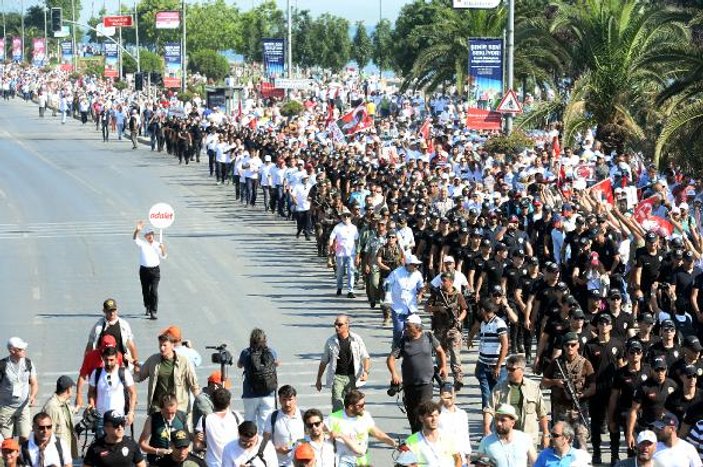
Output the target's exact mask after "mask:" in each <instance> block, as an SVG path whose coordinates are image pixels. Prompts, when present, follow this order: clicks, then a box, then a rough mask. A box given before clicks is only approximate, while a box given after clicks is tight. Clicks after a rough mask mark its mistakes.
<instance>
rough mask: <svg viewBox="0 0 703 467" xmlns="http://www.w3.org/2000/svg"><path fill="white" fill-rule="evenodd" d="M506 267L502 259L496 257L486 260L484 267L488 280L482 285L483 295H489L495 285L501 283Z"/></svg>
mask: <svg viewBox="0 0 703 467" xmlns="http://www.w3.org/2000/svg"><path fill="white" fill-rule="evenodd" d="M504 269H505V264H504V263H503V262H502V261H498V260H495V259H489V260H488V261H486V263H485V264H484V267H483V272H485V273H486V280H485V283H484V284H483V285H482V286H481V293H482V295H488V293H490V291H491V288H492V287H493V286H495V285H500V282H501V278H502V277H503V270H504Z"/></svg>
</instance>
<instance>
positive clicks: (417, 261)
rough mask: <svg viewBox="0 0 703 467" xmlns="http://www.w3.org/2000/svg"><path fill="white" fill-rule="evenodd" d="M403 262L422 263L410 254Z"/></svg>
mask: <svg viewBox="0 0 703 467" xmlns="http://www.w3.org/2000/svg"><path fill="white" fill-rule="evenodd" d="M405 264H422V261H420V260H419V259H417V256H415V255H410V256H408V259H407V260H405Z"/></svg>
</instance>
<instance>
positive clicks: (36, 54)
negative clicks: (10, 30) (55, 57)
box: [32, 37, 46, 66]
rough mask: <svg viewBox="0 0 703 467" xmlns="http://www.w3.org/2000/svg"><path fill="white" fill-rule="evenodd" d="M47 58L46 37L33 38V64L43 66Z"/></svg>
mask: <svg viewBox="0 0 703 467" xmlns="http://www.w3.org/2000/svg"><path fill="white" fill-rule="evenodd" d="M45 60H46V43H45V42H44V38H43V37H42V38H38V37H35V38H34V39H32V65H34V66H42V65H44V61H45Z"/></svg>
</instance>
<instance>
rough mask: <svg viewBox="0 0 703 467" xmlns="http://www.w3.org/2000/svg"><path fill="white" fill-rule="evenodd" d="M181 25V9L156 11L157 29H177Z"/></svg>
mask: <svg viewBox="0 0 703 467" xmlns="http://www.w3.org/2000/svg"><path fill="white" fill-rule="evenodd" d="M180 25H181V12H180V11H159V12H157V13H156V23H155V27H156V29H176V28H178V27H179V26H180Z"/></svg>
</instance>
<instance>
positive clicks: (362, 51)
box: [351, 21, 373, 70]
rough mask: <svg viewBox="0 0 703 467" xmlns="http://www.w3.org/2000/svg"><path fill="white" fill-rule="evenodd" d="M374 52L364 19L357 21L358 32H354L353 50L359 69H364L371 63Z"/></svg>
mask: <svg viewBox="0 0 703 467" xmlns="http://www.w3.org/2000/svg"><path fill="white" fill-rule="evenodd" d="M372 53H373V44H372V43H371V38H369V35H368V33H367V32H366V27H365V26H364V23H363V21H359V22H357V23H356V32H355V33H354V40H353V44H352V52H351V55H352V59H354V61H355V62H356V63H357V65H359V70H362V69H363V68H364V67H365V66H366V65H368V64H369V61H370V60H371V55H372Z"/></svg>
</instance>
